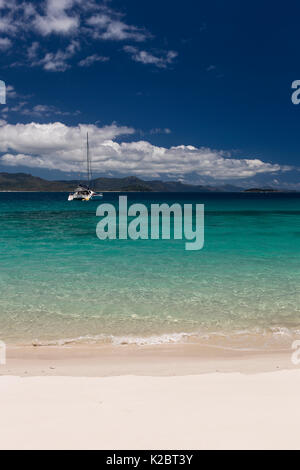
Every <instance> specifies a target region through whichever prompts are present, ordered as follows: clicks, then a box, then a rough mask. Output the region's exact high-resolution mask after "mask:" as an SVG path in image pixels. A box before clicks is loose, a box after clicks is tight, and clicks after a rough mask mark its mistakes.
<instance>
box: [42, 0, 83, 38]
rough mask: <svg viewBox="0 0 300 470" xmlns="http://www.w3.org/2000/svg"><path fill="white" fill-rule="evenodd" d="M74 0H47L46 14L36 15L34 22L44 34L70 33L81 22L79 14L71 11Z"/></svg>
mask: <svg viewBox="0 0 300 470" xmlns="http://www.w3.org/2000/svg"><path fill="white" fill-rule="evenodd" d="M74 3H75V2H74V0H47V1H46V5H45V11H44V15H36V16H35V18H34V21H33V24H34V26H35V28H36V29H37V31H38V32H39V33H40V34H42V35H43V36H48V35H49V34H52V33H54V34H62V35H69V34H72V33H73V32H74V31H76V30H77V29H78V27H79V24H80V19H79V16H78V14H77V15H76V14H75V13H71V12H70V10H71V9H72V7H73V6H74Z"/></svg>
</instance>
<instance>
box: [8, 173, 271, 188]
mask: <svg viewBox="0 0 300 470" xmlns="http://www.w3.org/2000/svg"><path fill="white" fill-rule="evenodd" d="M79 183H80V180H71V181H67V180H63V181H48V180H45V179H43V178H39V177H37V176H32V175H30V174H27V173H0V192H4V191H34V192H70V191H73V190H74V188H75V187H76V186H77V185H78V184H79ZM91 187H92V188H93V189H95V191H122V192H130V191H131V192H169V193H170V192H182V193H200V192H250V193H251V192H252V193H265V192H279V191H278V190H275V189H271V188H270V189H269V188H267V189H264V188H262V189H260V188H251V189H247V190H245V189H244V188H241V187H238V186H234V185H230V184H227V185H220V186H203V185H193V184H185V183H182V182H180V181H159V180H153V181H144V180H142V179H140V178H137V177H136V176H128V177H126V178H95V179H94V180H93V181H92V184H91Z"/></svg>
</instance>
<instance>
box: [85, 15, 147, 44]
mask: <svg viewBox="0 0 300 470" xmlns="http://www.w3.org/2000/svg"><path fill="white" fill-rule="evenodd" d="M87 24H88V25H89V26H91V27H92V34H93V36H94V37H95V38H101V39H105V40H111V41H125V40H129V39H131V40H134V41H138V42H140V41H145V39H146V38H147V37H149V36H150V35H149V33H147V32H146V31H144V30H143V29H141V28H137V27H136V26H131V25H127V24H126V23H124V22H123V21H121V19H120V15H118V14H116V13H112V12H111V11H110V12H109V14H108V13H107V12H105V13H102V14H98V15H96V16H92V17H91V18H89V19H88V20H87Z"/></svg>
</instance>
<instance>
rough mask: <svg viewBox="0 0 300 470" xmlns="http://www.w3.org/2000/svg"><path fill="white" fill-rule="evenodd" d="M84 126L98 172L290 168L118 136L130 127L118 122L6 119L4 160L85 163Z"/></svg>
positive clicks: (223, 173) (73, 168)
mask: <svg viewBox="0 0 300 470" xmlns="http://www.w3.org/2000/svg"><path fill="white" fill-rule="evenodd" d="M86 132H89V134H90V142H91V151H92V160H93V169H94V171H95V172H96V173H101V174H118V175H139V176H141V177H146V178H158V177H160V178H168V179H169V178H174V179H182V180H185V179H186V177H187V175H190V174H193V175H194V177H198V178H199V179H200V178H205V177H207V178H212V179H214V180H223V181H224V180H235V179H243V178H250V177H254V176H256V175H260V174H276V173H278V172H283V171H288V170H290V168H289V167H287V166H281V165H278V164H271V163H266V162H263V161H262V160H260V159H251V158H247V159H237V158H230V157H228V155H227V154H226V153H225V152H222V151H216V150H213V149H209V148H204V147H200V148H197V147H194V146H191V145H181V146H176V147H171V148H165V147H158V146H155V145H152V144H151V143H150V142H146V141H138V142H135V141H132V142H119V138H120V136H122V135H131V134H134V132H135V131H134V129H132V128H129V127H119V126H117V125H116V124H112V125H110V126H105V127H97V126H95V125H78V126H75V127H69V126H66V125H65V124H62V123H60V122H56V123H52V124H37V123H30V124H16V125H12V124H6V123H3V124H2V125H1V127H0V153H1V154H2V156H1V157H0V163H1V164H2V165H6V166H11V167H17V166H20V165H22V166H27V167H29V168H43V169H50V170H54V169H55V170H61V171H64V172H78V171H82V168H83V158H82V155H83V147H84V142H85V135H86Z"/></svg>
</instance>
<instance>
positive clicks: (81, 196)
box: [68, 133, 103, 201]
mask: <svg viewBox="0 0 300 470" xmlns="http://www.w3.org/2000/svg"><path fill="white" fill-rule="evenodd" d="M86 160H87V184H86V185H85V184H79V186H78V188H76V189H75V191H74V192H73V193H71V194H69V197H68V201H90V200H91V199H92V198H93V197H103V194H102V193H98V194H97V193H95V191H93V190H92V189H91V188H90V185H91V180H92V165H91V158H90V148H89V134H88V133H87V136H86Z"/></svg>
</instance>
